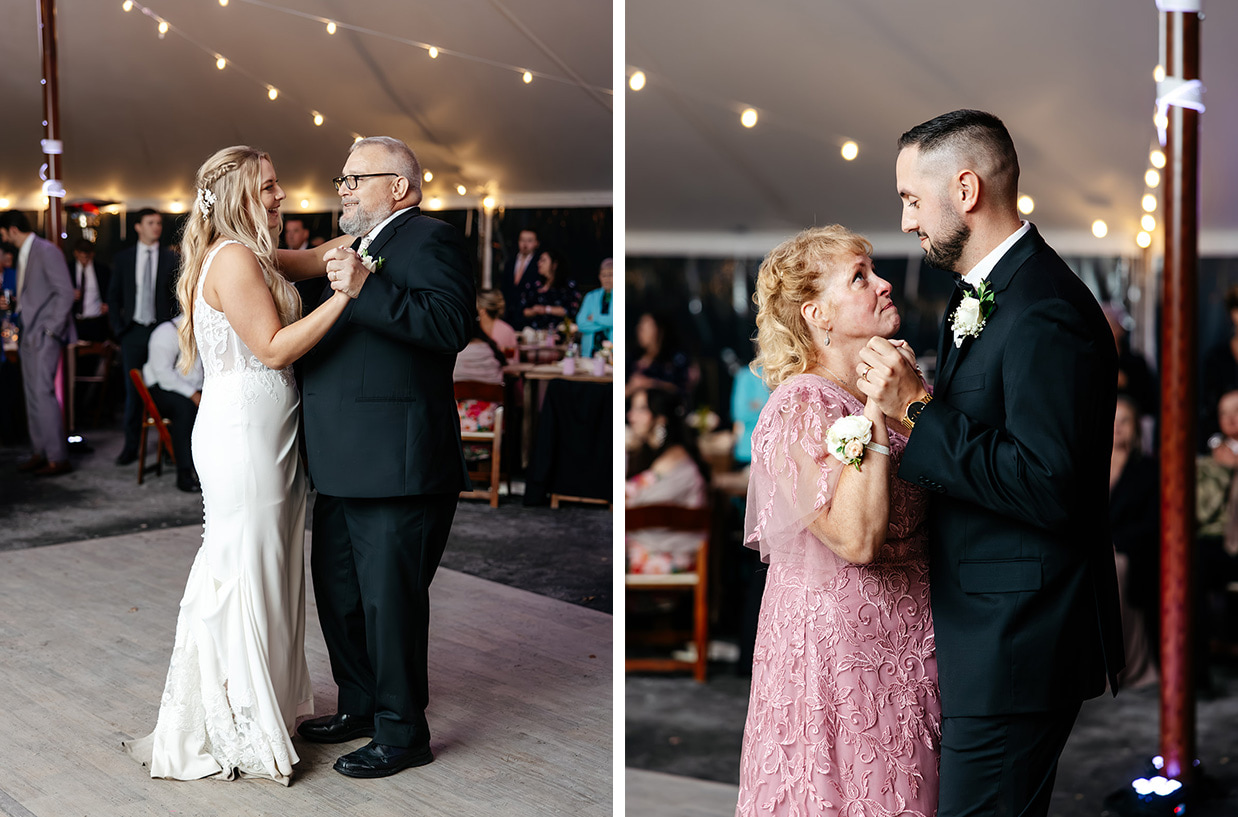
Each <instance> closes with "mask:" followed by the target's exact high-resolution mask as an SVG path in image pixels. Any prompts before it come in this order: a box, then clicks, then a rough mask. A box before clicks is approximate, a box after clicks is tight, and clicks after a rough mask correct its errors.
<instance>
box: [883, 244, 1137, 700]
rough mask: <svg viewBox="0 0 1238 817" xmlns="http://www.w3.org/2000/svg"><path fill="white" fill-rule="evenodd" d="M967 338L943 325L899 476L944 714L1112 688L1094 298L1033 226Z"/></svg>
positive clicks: (1115, 636) (1113, 616)
mask: <svg viewBox="0 0 1238 817" xmlns="http://www.w3.org/2000/svg"><path fill="white" fill-rule="evenodd" d="M988 280H989V281H990V283H991V286H992V288H993V291H994V293H995V296H996V304H997V305H996V309H995V310H994V311H993V312H992V314H991V315H990V316H989V318H988V322H987V323H986V325H985V326H984V329H983V330H982V331H981V333H980V336H979V337H976V338H970V339H967V340H965V341H964V343H963V346H962V348H960V349H952V348H948V345H949V346H952V345H953V342H954V341H953V333H952V332H951V331H950V328H949V323H950V315H951V314H952V313H953V310H954V307H955V305H956V304H957V303H958V301H959V298H960V296H959V294H958V293H956V294H955V297H954V298H953V299H952V301H951V305H950V309H949V310H948V311H947V314H946V321H945V326H943V329H942V339H941V351H940V354H939V358H938V360H939V361H941V362H940V363H939V374H938V378H937V385H936V388H935V391H934V395H933V401H932V402H931V403H929V405H928V407H927V408H926V409H925V410H924V412H923V413H922V414H921V415H920V417H919V419H918V421H917V422H916V427H915V429H914V430H913V431H912V432H911V438H910V442H909V443H908V445H907V448H906V451H905V452H904V454H903V459H902V464H901V466H900V469H899V476H900V477H902V478H903V479H905V480H907V481H909V482H912V483H916V484H919V485H923V486H925V487H926V488H928V489H930V490H931V491H935V492H936V494H935V496H933V498H932V501H931V513H930V531H931V536H932V542H931V547H930V569H931V579H932V582H931V589H932V598H933V621H934V627H935V631H936V641H937V657H938V671H939V675H940V683H941V701H942V714H943V715H945V716H947V717H962V716H979V715H1000V714H1008V713H1016V712H1037V711H1044V710H1049V709H1054V708H1058V707H1062V706H1069V705H1072V704H1075V703H1078V702H1079V701H1081V700H1083V699H1085V698H1089V697H1093V696H1095V695H1099V694H1100V693H1101V692H1102V691H1103V690H1104V686H1105V679H1106V676H1108V678H1109V683H1110V684H1111V688H1112V689H1114V690H1116V689H1117V678H1116V676H1117V673H1118V672H1119V670H1121V669H1122V666H1123V664H1124V657H1123V650H1122V627H1121V620H1120V614H1119V612H1118V601H1117V580H1116V575H1115V571H1114V559H1113V543H1112V539H1111V537H1110V533H1109V511H1108V508H1109V458H1110V454H1111V451H1112V441H1113V416H1114V400H1115V395H1114V391H1115V389H1114V384H1115V381H1116V377H1117V352H1116V350H1115V348H1114V343H1113V335H1112V334H1111V333H1110V331H1109V327H1108V325H1107V324H1106V322H1105V318H1104V315H1103V314H1102V313H1101V310H1100V306H1099V305H1098V304H1097V303H1096V300H1095V298H1093V297H1092V294H1091V293H1090V292H1089V291H1088V289H1087V287H1086V286H1085V285H1084V284H1083V282H1081V281H1080V280H1079V278H1078V277H1077V276H1076V275H1075V274H1074V273H1073V272H1071V270H1070V268H1069V267H1067V266H1066V264H1065V263H1064V262H1063V261H1062V259H1061V258H1059V257H1058V255H1057V253H1055V252H1054V251H1053V250H1052V249H1051V248H1050V247H1049V246H1048V245H1047V244H1046V243H1045V242H1044V240H1043V239H1042V238H1041V237H1040V234H1039V233H1038V232H1037V231H1036V228H1035V227H1033V228H1032V229H1031V230H1030V232H1029V233H1028V234H1027V235H1024V236H1023V237H1022V238H1021V239H1020V240H1019V241H1018V242H1016V243H1015V245H1014V246H1013V247H1012V248H1011V249H1010V251H1009V252H1007V253H1006V255H1005V256H1004V257H1003V258H1002V260H1001V261H999V262H998V264H997V266H996V267H995V268H994V269H993V271H992V273H991V274H990V275H989V279H988Z"/></svg>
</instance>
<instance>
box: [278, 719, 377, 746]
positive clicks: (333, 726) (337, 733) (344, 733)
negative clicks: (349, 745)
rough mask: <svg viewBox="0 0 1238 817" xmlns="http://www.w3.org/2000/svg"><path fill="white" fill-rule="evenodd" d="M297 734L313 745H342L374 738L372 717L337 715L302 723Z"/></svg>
mask: <svg viewBox="0 0 1238 817" xmlns="http://www.w3.org/2000/svg"><path fill="white" fill-rule="evenodd" d="M297 734H299V735H300V736H301V737H303V738H305V739H306V740H308V741H312V742H314V743H343V742H344V741H346V740H356V739H357V738H372V737H374V716H373V715H345V714H343V713H338V714H335V715H327V716H326V717H325V718H313V719H311V720H308V721H302V723H301V725H300V726H298V727H297Z"/></svg>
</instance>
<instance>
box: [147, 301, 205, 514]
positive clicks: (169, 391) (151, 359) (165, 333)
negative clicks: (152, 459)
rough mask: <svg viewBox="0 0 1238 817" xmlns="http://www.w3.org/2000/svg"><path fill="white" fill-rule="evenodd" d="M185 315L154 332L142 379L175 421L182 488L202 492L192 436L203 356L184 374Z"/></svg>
mask: <svg viewBox="0 0 1238 817" xmlns="http://www.w3.org/2000/svg"><path fill="white" fill-rule="evenodd" d="M183 320H185V316H184V315H177V316H176V317H175V318H173V319H172V320H170V321H164V322H163V323H161V324H159V325H158V326H156V327H155V330H154V331H153V332H151V333H150V354H149V355H148V356H147V358H146V365H145V366H143V367H142V380H143V381H145V383H146V388H147V389H148V390H149V391H150V396H151V399H152V400H154V401H155V407H156V408H158V409H159V413H160V414H161V415H163V417H164V418H165V419H167V420H169V421H170V422H171V426H170V427H169V429H168V431H170V432H171V434H172V453H173V454H174V455H175V456H176V487H177V488H179V489H181V490H182V491H201V490H202V486H201V485H199V484H198V472H197V471H196V470H195V469H194V467H193V452H192V451H191V446H190V439H191V437H192V435H193V424H194V421H195V420H196V419H197V418H198V405H199V404H200V403H201V402H202V381H203V378H204V374H203V371H202V358H200V357H199V358H196V359H195V360H194V363H193V368H191V369H190V370H189V374H181V370H180V368H179V366H180V362H181V349H180V341H179V339H178V338H177V334H176V330H177V329H178V328H179V327H180V325H181V321H183Z"/></svg>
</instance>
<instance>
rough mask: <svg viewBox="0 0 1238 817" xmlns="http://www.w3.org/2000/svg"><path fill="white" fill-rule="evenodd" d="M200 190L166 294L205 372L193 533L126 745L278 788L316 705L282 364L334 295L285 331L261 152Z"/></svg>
mask: <svg viewBox="0 0 1238 817" xmlns="http://www.w3.org/2000/svg"><path fill="white" fill-rule="evenodd" d="M197 187H198V191H199V192H198V198H197V201H196V203H195V206H194V211H193V213H192V214H191V216H190V219H189V221H188V223H187V224H186V227H185V232H184V236H183V244H182V249H183V252H184V260H183V265H182V274H181V277H180V279H179V281H178V283H177V296H178V299H179V300H180V304H181V309H182V310H183V311H184V312H185V313H186V314H187V315H189V316H190V318H191V320H186V321H184V322H182V325H181V329H180V341H181V360H182V362H183V365H184V366H185V367H188V366H189V365H190V363H192V361H193V359H194V357H193V356H194V355H195V354H197V355H200V356H201V357H202V362H203V367H204V369H205V373H206V382H205V385H204V386H203V387H202V402H201V405H200V407H199V409H198V417H197V421H196V422H195V424H194V430H193V449H192V450H193V460H194V465H195V467H196V468H197V471H198V476H199V479H200V481H201V483H202V499H203V505H204V510H205V526H204V531H203V535H202V547H201V549H200V550H199V551H198V554H197V557H196V558H195V559H194V562H193V567H192V568H191V569H190V572H189V580H188V583H187V585H186V587H185V595H184V598H182V599H181V604H180V613H179V616H178V617H177V621H176V641H175V644H174V645H173V648H172V660H171V665H170V666H169V668H168V675H167V681H166V683H165V686H164V691H163V697H162V699H161V701H160V705H159V717H158V721H157V722H156V725H155V731H154V732H152V733H151V734H150V735H148V736H146V737H144V738H141V739H139V740H136V741H130V742H127V743H126V744H125V746H126V748H127V749H128V750H129V751H130V752H132V754H133V755H134V757H135V758H137V759H138V760H140V761H141V762H142V763H143V764H144V765H146V766H148V767H149V768H150V774H151V777H164V778H174V779H177V780H195V779H198V778H202V777H209V776H212V775H218V776H220V777H223V778H226V779H232V778H233V777H235V776H236V775H237V774H241V775H247V776H260V777H269V778H272V779H274V780H277V781H279V782H281V783H283V784H284V785H287V784H288V782H289V779H290V776H291V774H292V767H293V764H295V763H296V762H297V761H298V757H297V753H296V750H295V749H294V748H293V745H292V740H291V738H290V734H291V732H292V729H293V726H294V724H295V721H296V718H297V716H298V715H303V714H309V713H312V712H313V703H314V701H313V688H312V685H311V684H310V677H309V670H308V668H307V667H306V663H305V649H304V642H305V572H304V566H303V560H304V551H303V542H304V537H305V502H306V497H305V475H304V472H303V470H302V467H301V461H300V457H299V455H298V452H297V442H296V439H297V407H298V404H299V401H300V398H299V396H298V394H297V389H296V385H295V383H294V382H293V377H292V370H291V368H290V366H291V364H292V362H293V361H295V360H296V359H297V358H299V357H301V355H303V354H305V352H306V351H308V350H309V349H310V348H311V347H312V346H313V345H314V344H315V343H317V342H318V341H319V340H320V339H321V338H322V337H323V335H325V334H326V332H327V331H328V330H329V329H330V328H331V326H332V325H333V324H334V323H335V321H336V320H337V319H338V318H339V317H340V315H341V314H342V313H343V311H344V308H345V306H346V305H347V303H348V296H347V295H346V294H345V293H344V291H343V290H344V289H346V287H347V282H333V283H332V286H333V287H338V289H337V291H336V292H334V293H333V294H332V295H331V297H330V298H329V299H328V300H326V301H325V302H323V304H322V305H321V306H319V307H318V308H317V309H315V310H314V311H313V312H312V313H310V314H309V315H307V316H306V317H304V318H302V319H300V320H297V317H298V316H299V314H300V299H299V298H298V296H297V292H296V289H295V288H294V287H293V286H292V284H290V283H288V282H287V281H285V280H284V278H283V277H282V276H281V275H279V273H278V272H277V271H276V268H275V251H276V246H277V244H278V235H279V228H280V215H279V206H280V202H281V201H283V199H284V191H283V190H282V189H281V188H280V186H279V182H278V181H277V179H276V177H275V169H274V167H273V166H272V164H271V160H270V157H269V156H267V154H265V153H263V152H261V151H259V150H255V149H253V148H249V147H231V148H225V149H224V150H221V151H219V152H218V153H216V154H215V155H214V156H212V157H211V158H210V159H208V160H207V161H206V163H205V164H203V165H202V167H201V168H199V170H198V176H197ZM336 243H339V242H332V245H334V244H336ZM326 249H327V248H326V247H324V248H322V249H321V250H320V252H325V251H326Z"/></svg>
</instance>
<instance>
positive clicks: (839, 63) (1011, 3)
mask: <svg viewBox="0 0 1238 817" xmlns="http://www.w3.org/2000/svg"><path fill="white" fill-rule="evenodd" d="M626 8H627V12H626V14H627V20H626V25H627V32H626V38H627V39H626V48H627V54H626V57H625V61H626V63H627V66H628V70H629V72H630V71H631V70H634V69H640V70H643V71H644V72H645V73H646V75H647V77H648V84H647V85H646V87H645V89H644V90H642V91H639V92H632V91H630V90H627V89H626V88H625V89H624V91H625V94H626V98H625V108H626V151H627V156H626V163H627V180H626V181H627V210H628V215H627V225H628V231H629V234H628V238H629V250H628V251H629V253H639V252H641V251H643V250H645V249H646V248H656V247H660V248H661V249H660V250H659V251H661V252H666V251H671V250H672V249H673V248H675V247H676V246H679V247H680V248H687V247H689V246H691V247H694V248H695V250H694V251H699V252H706V253H707V252H708V251H709V247H710V245H711V244H712V246H713V247H714V248H715V249H717V251H718V252H719V253H726V252H729V251H733V250H738V249H742V248H744V247H748V248H750V249H757V248H759V247H761V246H764V248H765V250H768V249H769V247H770V246H772V244H770V243H768V242H770V241H772V240H777V237H778V236H781V235H786V234H789V233H791V232H794V231H796V230H798V229H800V228H802V227H806V226H810V225H814V224H828V223H831V222H840V223H843V224H846V225H848V226H850V227H853V228H855V229H858V230H859V231H861V232H864V233H866V234H870V235H872V236H874V237H875V238H878V239H880V240H879V242H878V243H879V246H881V245H882V244H884V245H885V246H886V247H887V248H889V247H894V248H898V250H897V251H898V252H900V253H901V252H907V253H912V252H917V251H918V245H917V244H916V242H915V241H914V239H913V238H911V237H907V236H900V235H899V234H898V233H897V230H898V220H899V206H900V205H899V199H898V197H897V194H896V192H895V184H894V159H895V155H896V148H895V143H896V140H897V138H898V136H899V134H901V133H902V132H903V131H905V130H907V129H908V128H910V127H912V126H913V125H916V124H919V123H920V122H922V121H925V120H927V119H930V118H932V117H933V116H936V115H937V114H940V113H944V112H946V111H950V110H954V109H957V108H980V109H984V110H989V111H992V112H993V113H996V114H997V115H998V116H1000V117H1001V118H1002V119H1003V120H1004V121H1005V122H1006V125H1007V127H1009V128H1010V130H1011V132H1012V135H1013V136H1014V140H1015V145H1016V147H1017V148H1018V150H1019V156H1020V160H1021V166H1022V181H1023V184H1022V187H1023V192H1025V193H1027V194H1029V195H1031V196H1032V197H1033V199H1034V200H1035V203H1036V206H1035V211H1034V212H1033V214H1032V215H1031V216H1030V218H1031V220H1032V221H1034V222H1036V223H1037V224H1038V225H1039V226H1040V227H1041V229H1042V230H1043V231H1044V232H1045V233H1046V234H1047V235H1056V236H1058V237H1059V238H1060V239H1062V240H1064V241H1067V243H1071V244H1078V245H1080V246H1081V247H1085V248H1086V247H1095V248H1096V250H1097V252H1098V253H1099V252H1104V251H1105V250H1104V249H1102V248H1119V249H1120V251H1121V252H1123V253H1133V252H1135V251H1137V250H1136V248H1135V244H1134V236H1135V234H1136V232H1137V231H1138V230H1139V218H1140V216H1141V215H1142V213H1143V211H1142V210H1141V208H1140V199H1141V197H1142V196H1143V194H1144V172H1145V170H1146V169H1147V168H1148V166H1149V165H1148V152H1149V149H1150V147H1151V146H1152V142H1153V140H1154V139H1155V129H1154V126H1153V122H1152V115H1153V106H1154V103H1155V97H1156V88H1155V83H1154V81H1153V78H1152V72H1153V68H1154V66H1155V65H1156V63H1157V60H1158V58H1159V44H1158V37H1159V34H1158V30H1159V29H1158V27H1159V12H1158V11H1157V8H1156V5H1155V3H1154V2H1153V0H1141V2H1126V3H1122V2H1106V3H1080V2H1077V0H1037V2H1034V3H1030V2H1027V0H992V2H987V3H975V2H970V1H969V0H937V2H934V3H930V4H925V3H912V2H908V1H907V0H864V1H863V2H856V1H855V0H764V2H761V3H751V2H736V0H725V2H721V3H720V2H718V0H677V2H674V3H665V2H660V0H627V6H626ZM1204 11H1205V12H1206V14H1207V17H1206V19H1205V20H1204V22H1203V24H1202V28H1201V30H1202V38H1203V42H1202V49H1201V59H1202V70H1201V73H1202V78H1203V82H1204V85H1205V86H1206V88H1207V90H1206V93H1205V94H1204V101H1205V103H1206V105H1207V112H1206V113H1204V114H1203V115H1202V117H1201V120H1200V121H1201V134H1202V138H1201V148H1200V156H1201V165H1202V167H1203V170H1202V173H1201V177H1202V195H1201V228H1202V230H1203V238H1201V246H1204V247H1205V248H1206V247H1207V246H1209V245H1211V246H1212V247H1213V248H1216V247H1217V246H1219V244H1224V243H1225V242H1228V247H1229V251H1230V252H1234V253H1238V239H1235V236H1238V158H1236V157H1235V151H1234V147H1233V146H1234V144H1235V137H1238V84H1236V83H1235V78H1238V50H1235V49H1234V48H1233V47H1232V41H1233V39H1234V37H1235V35H1238V4H1236V3H1232V2H1221V1H1219V0H1213V2H1210V3H1205V7H1204ZM746 106H752V107H753V108H756V109H757V111H758V112H759V115H760V119H759V121H758V123H757V125H756V127H754V128H752V129H750V130H749V129H745V128H744V127H742V126H741V125H740V123H739V113H740V111H741V110H742V109H743V108H744V107H746ZM846 140H854V141H856V142H857V143H858V144H859V147H860V154H859V158H858V159H856V160H855V161H853V162H846V161H843V159H842V158H841V156H840V155H839V150H840V147H841V145H842V143H843V142H844V141H846ZM1158 215H1159V214H1158ZM1096 219H1103V220H1104V221H1106V222H1107V224H1108V225H1109V236H1108V239H1107V240H1106V241H1100V240H1098V239H1095V238H1094V237H1093V236H1092V234H1091V224H1092V222H1093V221H1094V220H1096ZM676 234H677V235H678V236H679V237H678V238H675V237H674V235H676ZM763 252H764V250H761V253H762V254H763Z"/></svg>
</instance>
